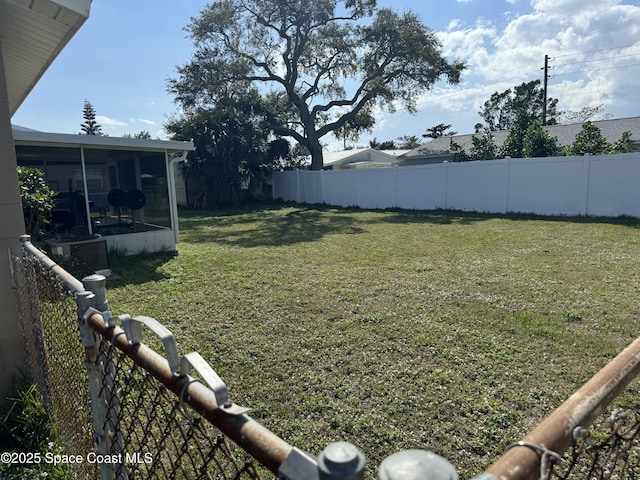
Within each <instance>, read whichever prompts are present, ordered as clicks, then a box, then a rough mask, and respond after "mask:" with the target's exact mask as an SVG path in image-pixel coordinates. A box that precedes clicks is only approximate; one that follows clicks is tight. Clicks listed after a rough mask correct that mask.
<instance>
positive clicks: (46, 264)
mask: <svg viewBox="0 0 640 480" xmlns="http://www.w3.org/2000/svg"><path fill="white" fill-rule="evenodd" d="M20 244H21V246H22V249H23V250H24V251H26V252H27V253H29V255H31V256H32V257H34V258H35V259H37V260H38V262H39V263H40V265H42V267H43V268H44V269H45V270H47V271H48V272H52V273H53V274H54V275H55V276H57V277H58V278H59V279H60V281H61V282H62V283H63V284H64V286H66V287H67V288H68V289H69V290H71V291H72V292H73V293H79V292H84V286H83V285H82V282H81V281H80V280H78V279H77V278H76V277H74V276H73V275H71V274H70V273H69V272H67V271H66V270H65V269H64V268H62V267H61V266H60V265H58V264H57V263H56V262H54V261H53V260H51V259H50V258H49V257H47V255H46V254H45V253H43V252H42V251H41V250H40V249H39V248H38V247H36V246H35V245H34V244H33V243H31V236H30V235H21V236H20Z"/></svg>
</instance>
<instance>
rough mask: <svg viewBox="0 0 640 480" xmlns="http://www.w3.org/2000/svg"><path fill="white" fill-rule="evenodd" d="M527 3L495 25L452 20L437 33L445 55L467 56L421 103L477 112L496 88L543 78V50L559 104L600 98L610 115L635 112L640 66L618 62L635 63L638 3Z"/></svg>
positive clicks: (566, 106)
mask: <svg viewBox="0 0 640 480" xmlns="http://www.w3.org/2000/svg"><path fill="white" fill-rule="evenodd" d="M509 3H515V2H509ZM531 5H532V10H531V12H530V13H527V14H524V15H520V16H517V17H509V20H508V23H507V24H506V26H505V27H504V28H501V29H499V28H498V27H497V26H496V25H494V24H492V23H490V22H487V21H485V20H483V19H479V20H478V21H477V22H476V24H475V25H474V26H472V27H464V25H463V23H462V22H460V21H459V20H454V21H452V22H450V23H449V25H448V26H447V28H446V30H445V31H444V32H439V33H438V36H439V38H440V40H441V42H442V45H443V50H444V53H445V55H446V57H447V58H456V59H462V60H464V61H465V62H466V63H467V66H468V68H467V70H466V71H465V72H464V73H463V77H462V82H463V83H462V84H461V85H459V86H456V87H452V86H447V87H446V88H443V89H441V90H438V89H434V90H433V91H431V92H429V94H428V95H426V96H425V97H424V98H423V99H421V101H420V102H419V105H420V106H421V107H427V106H432V105H434V104H436V105H438V106H439V107H440V108H442V109H444V110H446V111H456V112H460V111H464V110H465V109H467V110H470V109H473V111H474V112H477V111H478V109H479V107H480V106H481V104H482V103H484V101H485V100H487V99H488V98H489V96H490V95H491V93H493V92H495V91H504V90H506V89H507V88H511V87H513V86H515V85H518V84H520V83H522V82H528V81H531V80H536V79H540V80H542V79H543V71H542V67H543V65H544V57H545V55H549V56H550V57H551V62H550V67H552V68H551V70H550V71H549V74H550V75H551V76H552V77H551V78H550V79H549V95H550V96H552V97H554V98H558V99H559V100H560V102H559V107H560V109H562V110H579V109H580V108H582V107H584V106H587V105H598V104H603V105H604V106H605V110H607V111H608V112H610V113H612V114H613V115H614V116H615V117H623V116H632V115H638V114H640V111H638V108H637V101H635V102H634V101H630V97H631V96H632V95H634V94H635V95H636V96H637V94H638V87H640V85H639V84H638V81H637V78H640V66H638V65H636V66H628V67H624V68H623V66H624V65H632V64H638V63H640V6H634V5H622V4H621V2H620V1H619V0H533V1H532V2H531ZM614 47H618V48H614ZM569 73H571V75H569ZM554 75H555V76H554ZM634 89H635V90H634ZM479 120H480V118H479V117H478V121H479ZM454 128H455V125H454Z"/></svg>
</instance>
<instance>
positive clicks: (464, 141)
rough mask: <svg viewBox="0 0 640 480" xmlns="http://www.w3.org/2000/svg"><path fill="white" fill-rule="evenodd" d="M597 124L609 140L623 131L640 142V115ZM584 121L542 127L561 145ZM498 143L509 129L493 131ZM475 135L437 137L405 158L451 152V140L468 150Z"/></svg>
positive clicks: (569, 142)
mask: <svg viewBox="0 0 640 480" xmlns="http://www.w3.org/2000/svg"><path fill="white" fill-rule="evenodd" d="M592 123H593V124H594V125H596V126H597V127H598V128H599V129H600V131H601V132H602V135H603V136H604V137H605V138H606V139H607V141H608V142H615V141H616V140H618V139H619V138H620V137H621V136H622V133H623V132H626V131H630V132H631V140H632V141H634V142H636V143H640V117H630V118H616V119H610V120H596V121H594V122H592ZM582 125H583V124H582V123H571V124H568V125H547V126H545V127H542V128H543V129H544V130H546V131H547V132H548V133H549V135H551V136H552V137H556V138H557V139H558V144H560V145H571V144H572V143H573V142H574V140H575V138H576V135H577V134H578V133H579V132H580V130H582ZM491 134H492V135H493V139H494V141H495V143H496V145H498V146H501V145H502V144H503V143H504V141H505V140H506V139H507V136H508V135H509V132H508V131H507V130H498V131H495V132H491ZM474 135H480V134H466V135H452V136H443V137H439V138H435V139H433V140H431V141H430V142H427V143H425V144H423V145H420V146H419V147H418V148H415V149H414V150H411V151H410V152H409V153H407V154H406V155H404V157H405V158H412V157H426V156H429V157H431V156H441V155H448V154H449V153H451V150H450V148H451V142H452V141H453V142H455V143H457V144H458V145H460V146H461V147H462V148H463V149H464V150H466V151H467V152H468V151H469V150H470V149H471V146H472V145H473V143H472V138H473V136H474Z"/></svg>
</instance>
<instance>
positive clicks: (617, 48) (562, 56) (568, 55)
mask: <svg viewBox="0 0 640 480" xmlns="http://www.w3.org/2000/svg"><path fill="white" fill-rule="evenodd" d="M634 45H636V44H635V43H632V44H630V45H621V46H619V47H609V48H601V49H599V50H587V51H585V52H576V53H567V54H565V55H556V56H555V57H553V58H552V60H555V59H556V58H564V57H571V56H574V55H583V54H585V53H598V52H606V51H607V50H619V49H621V48H628V47H633V46H634Z"/></svg>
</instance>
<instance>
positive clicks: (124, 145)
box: [13, 126, 194, 268]
mask: <svg viewBox="0 0 640 480" xmlns="http://www.w3.org/2000/svg"><path fill="white" fill-rule="evenodd" d="M13 138H14V142H15V148H16V157H17V163H18V165H20V166H24V167H35V168H39V169H40V170H42V171H43V172H44V177H45V180H46V182H47V184H48V185H49V187H50V188H51V189H53V190H54V191H56V192H58V195H57V197H56V206H55V207H54V210H53V213H52V225H51V228H50V232H49V236H50V237H51V238H50V240H49V242H50V245H52V246H58V247H59V246H60V245H62V250H64V253H65V254H67V255H69V254H70V250H69V249H68V248H66V247H67V246H68V244H73V245H78V242H80V243H82V242H85V241H86V242H93V243H95V242H94V240H96V239H87V240H83V238H86V235H94V234H97V235H100V237H99V238H101V239H102V240H100V241H102V242H103V243H104V244H106V245H105V246H106V247H107V248H109V249H117V250H119V251H124V252H126V253H129V254H135V253H140V252H143V251H144V252H156V251H160V250H170V251H172V250H175V247H176V243H177V242H178V212H177V209H176V204H177V202H176V189H175V177H174V164H175V163H177V162H179V161H183V160H185V159H186V154H187V152H188V151H191V150H193V149H194V146H193V144H192V143H190V142H177V141H165V140H151V139H139V138H118V137H108V136H98V135H69V134H61V133H47V132H39V131H35V130H29V129H25V128H21V127H16V126H14V128H13ZM96 247H99V245H96ZM75 248H79V247H75ZM86 248H89V247H86ZM57 250H58V251H60V252H62V250H61V249H60V248H58V249H57ZM55 252H56V250H54V253H55ZM100 268H106V265H105V266H101V267H100Z"/></svg>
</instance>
